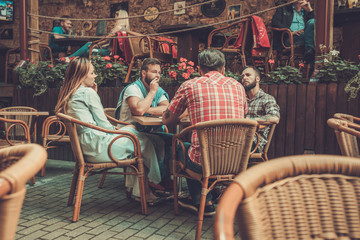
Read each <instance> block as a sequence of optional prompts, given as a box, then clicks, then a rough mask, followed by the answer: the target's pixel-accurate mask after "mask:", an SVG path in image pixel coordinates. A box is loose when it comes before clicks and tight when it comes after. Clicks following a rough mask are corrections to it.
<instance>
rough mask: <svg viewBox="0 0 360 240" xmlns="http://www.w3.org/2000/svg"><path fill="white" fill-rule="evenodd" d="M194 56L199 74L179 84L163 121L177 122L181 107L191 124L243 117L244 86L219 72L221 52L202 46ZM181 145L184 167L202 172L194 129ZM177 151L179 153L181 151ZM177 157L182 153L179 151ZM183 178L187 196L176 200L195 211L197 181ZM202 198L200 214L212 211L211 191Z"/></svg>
mask: <svg viewBox="0 0 360 240" xmlns="http://www.w3.org/2000/svg"><path fill="white" fill-rule="evenodd" d="M198 60H199V61H198V62H199V72H200V75H201V77H197V78H194V79H191V80H189V81H186V82H184V83H183V84H182V85H181V86H180V87H179V89H178V90H177V92H176V93H175V96H174V98H173V99H172V100H171V102H170V105H169V106H168V109H167V110H166V111H165V112H164V114H163V118H162V119H163V123H164V124H166V125H168V124H173V123H177V122H178V121H179V119H180V118H179V117H180V115H181V114H182V113H183V112H184V111H185V110H187V111H188V114H189V118H190V122H191V124H196V123H198V122H204V121H210V120H217V119H228V118H244V117H245V114H246V113H247V111H248V107H247V101H246V94H245V90H244V87H243V86H242V84H241V83H239V82H238V81H236V80H235V79H233V78H230V77H225V76H224V75H223V74H224V72H225V57H224V54H223V53H222V52H220V51H218V50H215V49H205V50H204V51H202V52H201V53H200V54H199V59H198ZM185 146H186V150H187V153H188V154H187V156H186V161H187V163H186V166H187V168H189V169H191V170H192V171H195V172H198V173H202V167H201V165H200V154H201V153H200V146H199V140H198V137H197V133H196V132H195V131H194V132H193V133H192V136H191V145H190V143H188V144H186V145H185ZM178 153H179V154H181V155H182V151H178ZM178 159H183V157H182V156H180V155H179V156H178ZM186 180H187V185H188V189H189V192H190V196H191V199H182V200H179V205H180V206H182V207H185V208H187V209H191V210H193V211H194V212H197V211H198V208H199V205H200V196H201V184H200V183H199V182H198V181H196V180H191V179H186ZM206 200H207V201H206V206H205V214H204V215H205V216H209V215H214V214H215V207H214V205H213V203H212V201H211V194H208V195H207V198H206Z"/></svg>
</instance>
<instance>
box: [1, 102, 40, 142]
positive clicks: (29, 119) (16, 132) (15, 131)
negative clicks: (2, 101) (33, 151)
mask: <svg viewBox="0 0 360 240" xmlns="http://www.w3.org/2000/svg"><path fill="white" fill-rule="evenodd" d="M0 111H5V112H37V111H38V110H36V109H35V108H32V107H25V106H14V107H6V108H2V109H0ZM0 116H1V115H0ZM2 117H3V118H6V119H16V120H21V121H23V122H25V123H26V124H27V125H28V127H29V128H30V129H31V128H32V127H33V121H34V116H25V115H22V116H20V115H16V116H2ZM10 125H11V123H5V128H6V129H8V128H9V127H10ZM34 130H35V129H34ZM34 134H35V132H34ZM9 135H12V136H14V137H24V136H25V135H26V134H25V133H24V130H23V129H22V127H20V126H16V127H14V128H12V129H11V130H10V132H9Z"/></svg>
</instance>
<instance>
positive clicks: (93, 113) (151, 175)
mask: <svg viewBox="0 0 360 240" xmlns="http://www.w3.org/2000/svg"><path fill="white" fill-rule="evenodd" d="M95 78H96V74H95V72H94V66H93V65H92V64H91V62H90V60H89V59H87V58H79V57H76V58H74V59H73V60H71V61H70V63H69V66H68V68H67V70H66V73H65V78H64V83H63V86H62V88H61V90H60V93H59V98H58V102H57V105H56V107H55V112H56V113H59V112H62V113H65V114H67V115H70V116H72V117H74V118H76V119H78V120H80V121H83V122H86V123H89V124H93V125H97V126H100V127H104V128H107V129H115V127H114V126H113V125H112V124H111V123H110V122H109V121H108V120H107V117H106V116H105V114H104V108H103V106H102V104H101V101H100V97H99V95H98V94H97V84H96V83H95ZM121 130H122V131H127V132H130V133H132V134H135V135H136V136H137V137H138V139H139V142H140V146H141V155H142V157H143V160H144V165H145V167H146V169H147V178H148V179H149V181H151V182H153V183H157V184H158V183H160V181H161V175H160V169H159V161H163V159H159V155H158V154H157V151H156V149H155V147H154V145H153V143H152V142H151V141H150V139H148V138H147V137H146V136H145V135H143V134H141V133H139V132H138V131H136V130H135V128H134V126H132V125H127V126H125V127H122V128H121ZM78 135H79V141H80V144H81V148H82V151H83V153H84V157H85V161H87V162H95V163H97V162H111V161H112V160H111V159H110V158H109V156H108V146H109V144H110V142H111V141H112V140H113V139H114V138H115V137H116V136H117V135H116V134H104V133H102V132H99V131H97V130H93V129H91V128H87V127H84V126H79V128H78ZM159 146H160V145H159ZM112 149H114V150H113V151H112V154H113V156H114V157H115V158H116V159H126V158H128V157H130V156H131V155H132V154H133V151H134V147H133V144H132V142H131V140H130V139H128V138H125V137H124V138H120V139H118V140H117V141H115V142H114V144H113V146H112ZM132 187H133V188H134V189H133V195H134V196H135V197H139V196H140V191H139V186H138V181H137V182H134V183H133V186H132ZM146 189H147V201H148V203H149V204H150V205H151V204H156V203H158V202H159V201H162V200H163V199H161V198H160V197H157V196H156V195H154V194H153V193H152V192H151V191H150V190H149V187H148V185H147V184H146Z"/></svg>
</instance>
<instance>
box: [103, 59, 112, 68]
mask: <svg viewBox="0 0 360 240" xmlns="http://www.w3.org/2000/svg"><path fill="white" fill-rule="evenodd" d="M104 58H105V57H104ZM106 68H112V64H111V63H108V64H106Z"/></svg>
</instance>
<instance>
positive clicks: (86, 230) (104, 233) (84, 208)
mask: <svg viewBox="0 0 360 240" xmlns="http://www.w3.org/2000/svg"><path fill="white" fill-rule="evenodd" d="M73 166H74V164H73V163H72V162H66V161H59V160H49V161H48V164H47V168H46V171H47V172H46V173H45V177H36V184H35V185H34V186H27V193H26V197H25V201H24V205H23V209H22V212H21V217H20V220H19V224H18V229H17V234H16V239H59V240H60V239H77V240H81V239H134V240H135V239H156V240H161V239H194V238H195V230H196V219H197V217H196V215H194V214H193V213H191V212H187V211H184V210H183V209H181V208H180V213H179V215H177V216H176V215H175V214H174V212H173V202H172V201H169V202H165V203H164V204H162V205H160V206H156V207H149V214H148V216H144V215H142V214H141V207H140V203H138V202H136V201H134V200H132V199H128V198H127V197H126V193H125V188H124V181H123V176H118V175H108V176H107V177H106V180H105V183H104V186H103V188H102V189H99V188H98V187H97V184H98V182H99V179H100V175H99V176H97V175H95V176H92V177H90V178H88V179H86V181H85V187H84V193H83V199H82V205H81V210H80V219H79V221H78V222H76V223H72V221H71V219H72V213H73V207H72V206H67V199H68V194H69V190H70V183H71V178H72V170H73ZM212 224H213V218H205V219H204V224H203V228H202V239H213V233H212V231H213V229H212Z"/></svg>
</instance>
